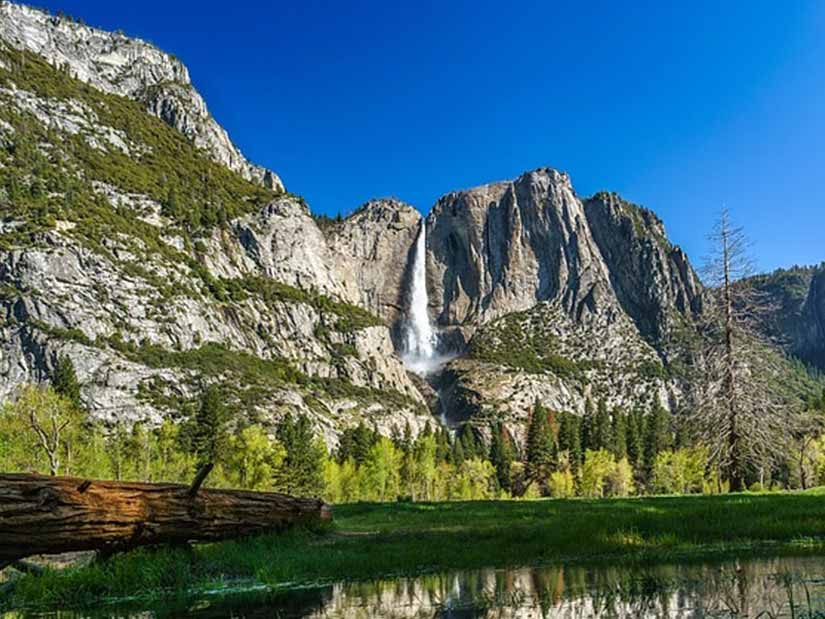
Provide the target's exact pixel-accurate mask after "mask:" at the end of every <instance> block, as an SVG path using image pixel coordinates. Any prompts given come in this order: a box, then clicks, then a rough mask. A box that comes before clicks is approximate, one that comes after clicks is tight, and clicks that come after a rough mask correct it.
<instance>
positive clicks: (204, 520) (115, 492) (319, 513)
mask: <svg viewBox="0 0 825 619" xmlns="http://www.w3.org/2000/svg"><path fill="white" fill-rule="evenodd" d="M190 491H191V487H190V486H185V485H180V484H147V483H138V482H118V481H94V480H84V479H82V478H76V477H50V476H45V475H24V474H0V562H3V561H9V560H18V559H22V558H24V557H27V556H31V555H35V554H57V553H61V552H70V551H81V550H98V551H101V552H103V553H104V554H111V553H112V552H118V551H120V550H128V549H130V548H134V547H137V546H149V545H158V544H183V543H187V542H189V541H216V540H224V539H230V538H237V537H243V536H246V535H252V534H257V533H263V532H267V531H275V530H280V529H283V528H286V527H288V526H291V525H295V524H311V523H316V522H320V521H326V520H330V519H331V517H332V516H331V512H330V510H329V507H328V506H327V505H325V504H324V503H323V502H322V501H320V500H318V499H302V498H295V497H291V496H288V495H285V494H278V493H274V492H251V491H244V490H213V489H199V490H197V489H196V492H195V494H194V495H193V494H192V493H191V492H190Z"/></svg>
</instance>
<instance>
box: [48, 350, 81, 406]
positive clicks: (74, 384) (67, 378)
mask: <svg viewBox="0 0 825 619" xmlns="http://www.w3.org/2000/svg"><path fill="white" fill-rule="evenodd" d="M51 382H52V389H54V391H55V393H57V394H59V395H61V396H63V397H64V398H66V399H67V400H69V402H71V403H72V404H73V405H74V406H75V407H77V408H82V407H83V404H82V402H81V401H80V383H79V382H78V381H77V374H76V373H75V369H74V363H73V362H72V359H71V357H69V356H67V355H60V356H59V357H58V358H57V362H56V363H55V365H54V373H53V374H52V381H51Z"/></svg>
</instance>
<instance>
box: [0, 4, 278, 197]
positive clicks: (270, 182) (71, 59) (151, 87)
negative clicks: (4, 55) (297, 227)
mask: <svg viewBox="0 0 825 619" xmlns="http://www.w3.org/2000/svg"><path fill="white" fill-rule="evenodd" d="M0 39H2V40H3V41H5V42H6V43H7V44H8V45H11V46H12V47H14V48H16V49H24V50H28V51H30V52H33V53H35V54H38V55H40V56H42V57H43V58H45V59H46V60H47V61H48V62H49V63H50V64H51V65H52V66H54V67H57V68H59V69H61V70H63V71H66V72H68V73H69V74H70V75H72V76H73V77H75V78H77V79H79V80H81V81H83V82H85V83H87V84H89V85H90V86H92V87H94V88H97V89H98V90H102V91H104V92H107V93H111V94H115V95H120V96H124V97H129V98H130V99H134V100H136V101H139V102H141V104H142V105H143V106H144V107H145V109H146V110H147V111H148V112H149V113H151V114H153V115H155V116H157V117H158V118H160V119H162V120H163V121H164V122H165V123H167V124H168V125H170V126H171V127H174V128H175V129H177V130H178V131H180V132H181V133H183V134H184V135H185V136H186V137H187V138H189V139H190V140H192V141H193V143H194V144H195V145H196V146H197V147H198V148H203V149H204V150H205V151H206V152H208V153H209V154H210V156H211V157H212V158H213V159H214V160H215V161H217V162H219V163H221V164H222V165H225V166H226V167H228V168H229V169H231V170H233V171H235V172H238V173H239V174H241V175H242V176H243V177H244V178H246V179H247V180H254V181H255V182H258V183H261V184H263V185H265V186H266V187H268V188H270V189H275V190H280V191H283V190H284V186H283V183H282V182H281V180H280V178H279V177H278V175H277V174H275V173H274V172H272V171H271V170H266V169H265V168H262V167H261V166H257V165H254V164H252V163H250V162H249V161H247V160H246V159H245V158H244V156H243V155H242V154H241V152H240V151H239V150H238V148H237V147H236V146H235V145H234V144H233V143H232V141H231V140H230V139H229V135H228V134H227V133H226V130H224V128H223V127H221V126H220V125H219V124H218V123H217V122H216V121H215V119H214V118H212V116H210V114H209V111H208V109H207V107H206V103H205V102H204V100H203V98H202V97H201V96H200V94H198V92H197V91H196V90H195V89H194V87H193V86H192V82H191V80H190V78H189V71H188V70H187V68H186V66H184V64H183V63H181V62H180V61H179V60H178V59H176V58H174V57H173V56H171V55H170V54H167V53H165V52H163V51H161V50H159V49H157V48H156V47H154V46H153V45H150V44H149V43H146V42H145V41H142V40H140V39H136V38H132V37H127V36H126V35H124V34H122V33H111V32H105V31H103V30H99V29H97V28H92V27H90V26H87V25H84V24H82V23H79V22H76V21H74V20H72V19H69V18H68V17H59V16H54V15H49V14H48V13H45V12H43V11H40V10H38V9H34V8H30V7H28V6H25V5H21V4H16V3H12V2H7V1H6V0H2V1H0Z"/></svg>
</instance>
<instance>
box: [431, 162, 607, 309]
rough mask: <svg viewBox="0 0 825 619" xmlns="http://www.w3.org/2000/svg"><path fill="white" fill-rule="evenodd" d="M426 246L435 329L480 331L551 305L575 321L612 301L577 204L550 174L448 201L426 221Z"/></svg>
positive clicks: (564, 179) (560, 176)
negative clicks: (604, 300) (493, 322)
mask: <svg viewBox="0 0 825 619" xmlns="http://www.w3.org/2000/svg"><path fill="white" fill-rule="evenodd" d="M427 241H428V249H429V258H430V260H429V263H428V269H429V280H430V289H431V291H432V292H431V295H430V299H431V303H433V304H434V306H435V307H434V308H433V310H434V315H435V316H436V317H437V320H438V323H439V324H442V325H450V324H463V323H468V322H469V323H474V324H481V323H483V322H486V321H489V320H491V319H493V318H496V317H498V316H502V315H504V314H507V313H509V312H514V311H520V310H524V309H527V308H529V307H532V306H533V305H535V304H536V303H537V302H538V301H550V300H559V301H560V302H561V303H562V305H563V306H564V307H565V309H566V311H568V312H569V313H570V315H571V316H575V317H576V318H580V317H581V316H582V315H583V314H585V313H592V312H594V311H596V309H597V307H598V306H599V304H600V302H601V300H602V298H603V297H606V296H607V297H609V296H610V295H611V294H612V293H611V290H610V284H609V274H608V271H607V267H606V266H605V264H604V261H603V260H602V258H601V255H600V253H599V249H598V246H597V245H596V242H595V240H594V239H593V237H592V235H591V234H590V230H589V227H588V223H587V218H586V216H585V213H584V208H583V206H582V203H581V201H580V200H579V199H578V198H577V197H576V195H575V193H574V191H573V187H572V185H571V184H570V178H569V177H568V176H567V175H566V174H564V173H561V172H557V171H556V170H552V169H549V168H542V169H539V170H535V171H533V172H528V173H526V174H524V175H522V176H520V177H519V178H517V179H516V180H514V181H510V182H501V183H492V184H489V185H484V186H482V187H477V188H475V189H470V190H466V191H459V192H453V193H449V194H447V195H446V196H444V197H442V198H441V199H439V200H438V202H437V203H436V204H435V206H434V207H433V209H432V211H431V212H430V215H429V216H428V218H427Z"/></svg>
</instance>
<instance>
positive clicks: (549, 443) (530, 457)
mask: <svg viewBox="0 0 825 619" xmlns="http://www.w3.org/2000/svg"><path fill="white" fill-rule="evenodd" d="M554 455H555V442H554V440H553V433H552V432H551V430H550V419H549V415H548V411H547V409H546V408H544V406H542V404H541V403H540V402H539V401H538V400H536V403H535V405H534V407H533V414H532V415H531V417H530V425H529V427H528V428H527V474H528V476H529V477H530V479H532V480H544V479H545V478H546V477H547V475H549V473H550V468H551V467H552V464H553V459H554Z"/></svg>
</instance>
